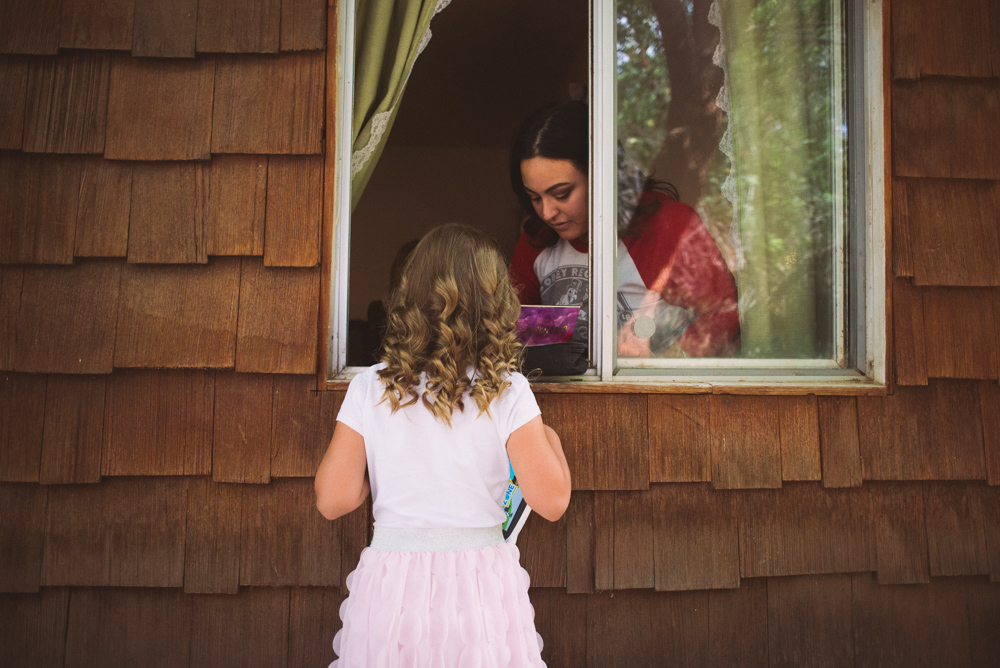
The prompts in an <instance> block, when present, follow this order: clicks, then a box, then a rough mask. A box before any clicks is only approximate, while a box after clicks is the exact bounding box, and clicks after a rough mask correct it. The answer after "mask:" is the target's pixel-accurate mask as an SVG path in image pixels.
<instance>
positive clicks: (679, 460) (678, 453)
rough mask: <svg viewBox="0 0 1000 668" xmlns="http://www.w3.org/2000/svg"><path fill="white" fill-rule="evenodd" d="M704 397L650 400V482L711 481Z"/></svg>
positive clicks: (655, 397)
mask: <svg viewBox="0 0 1000 668" xmlns="http://www.w3.org/2000/svg"><path fill="white" fill-rule="evenodd" d="M708 402H709V398H708V396H707V395H693V396H686V395H682V394H676V395H674V394H658V395H651V396H650V397H649V481H650V482H706V481H709V480H711V479H712V462H711V452H712V449H711V433H710V428H709V405H708Z"/></svg>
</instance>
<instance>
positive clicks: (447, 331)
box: [378, 224, 521, 425]
mask: <svg viewBox="0 0 1000 668" xmlns="http://www.w3.org/2000/svg"><path fill="white" fill-rule="evenodd" d="M519 313H520V303H519V302H518V298H517V293H516V292H515V291H514V288H513V287H512V286H511V284H510V279H509V277H508V275H507V265H506V262H504V259H503V256H502V255H501V253H500V250H499V248H498V247H497V245H496V243H495V242H494V241H493V240H492V239H490V238H489V237H488V236H487V235H486V234H484V233H483V232H480V231H479V230H477V229H475V228H472V227H467V226H465V225H454V224H452V225H442V226H441V227H437V228H434V229H433V230H431V231H430V232H428V233H427V234H426V235H424V237H423V239H421V240H420V243H419V244H417V247H416V248H415V249H414V250H413V253H412V254H411V255H410V257H409V258H408V259H407V261H406V264H405V265H404V266H403V271H402V274H401V276H400V281H399V284H398V286H397V287H396V289H395V290H394V291H393V293H392V296H391V297H390V299H389V307H388V313H387V316H386V320H387V322H386V333H385V341H384V344H383V346H384V347H383V350H384V353H383V355H382V361H383V362H385V364H386V367H385V368H384V369H380V370H379V371H378V375H379V377H380V378H381V380H382V383H383V384H384V385H385V391H384V392H383V394H382V400H383V401H388V402H389V404H390V406H391V407H392V412H394V413H395V412H396V411H397V410H399V409H400V408H401V407H403V406H410V405H412V404H415V403H416V402H417V400H418V399H419V400H420V401H421V402H422V403H423V405H424V406H425V407H426V408H427V410H429V411H430V412H431V413H432V414H433V415H434V416H435V417H436V418H438V419H440V420H442V421H443V422H444V423H445V424H448V425H451V416H452V413H453V412H454V410H455V409H456V408H458V410H460V411H461V410H464V408H465V404H464V401H463V400H464V397H465V394H466V392H469V395H470V396H471V397H472V398H473V399H474V400H475V402H476V404H477V406H478V407H479V414H480V415H482V414H483V413H484V412H485V413H486V414H487V415H489V404H490V402H491V401H492V400H493V399H494V398H496V397H499V396H500V395H501V394H502V393H503V391H504V390H505V389H507V387H509V386H510V380H509V379H508V377H509V375H510V374H511V373H512V372H514V371H517V370H518V367H519V366H520V355H521V342H520V341H518V339H517V337H516V336H515V331H514V330H515V326H516V324H517V318H518V314H519ZM470 368H471V369H472V371H473V373H472V374H471V375H473V376H474V377H475V382H473V379H472V378H470V374H469V373H468V370H469V369H470ZM421 372H425V373H426V374H427V383H426V385H425V386H424V390H423V392H422V393H418V391H417V388H418V386H419V385H420V374H421Z"/></svg>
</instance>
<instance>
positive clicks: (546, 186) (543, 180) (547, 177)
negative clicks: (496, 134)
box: [521, 157, 590, 241]
mask: <svg viewBox="0 0 1000 668" xmlns="http://www.w3.org/2000/svg"><path fill="white" fill-rule="evenodd" d="M521 180H522V181H523V182H524V190H525V191H526V192H527V193H528V198H529V199H531V203H532V205H533V206H534V207H535V213H537V214H538V217H539V218H541V219H542V220H543V221H545V224H546V225H548V226H549V227H551V228H552V229H553V230H555V232H556V234H558V235H559V237H560V238H561V239H566V240H567V241H573V240H575V239H579V238H581V237H584V238H585V237H586V236H587V223H588V222H589V218H590V205H589V197H588V192H587V185H588V184H587V175H586V174H584V173H583V172H581V171H580V170H579V169H577V168H576V165H574V164H573V163H572V162H570V161H569V160H553V159H551V158H542V157H536V158H529V159H527V160H522V161H521Z"/></svg>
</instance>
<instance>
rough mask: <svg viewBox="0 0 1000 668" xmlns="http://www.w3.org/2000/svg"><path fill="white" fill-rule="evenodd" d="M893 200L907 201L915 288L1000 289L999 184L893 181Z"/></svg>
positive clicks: (960, 180)
mask: <svg viewBox="0 0 1000 668" xmlns="http://www.w3.org/2000/svg"><path fill="white" fill-rule="evenodd" d="M998 11H1000V10H998ZM892 196H893V198H894V199H895V198H897V197H898V198H905V199H906V200H907V204H906V210H907V213H908V215H907V218H906V222H905V225H906V226H907V227H908V228H909V230H910V236H911V239H912V244H911V246H912V249H911V252H912V254H913V281H914V283H915V284H917V285H954V286H960V285H966V286H976V285H981V286H986V285H1000V225H997V220H1000V181H978V180H971V179H896V180H894V181H893V190H892ZM944 230H947V233H942V232H943V231H944Z"/></svg>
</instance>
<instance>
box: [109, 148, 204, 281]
mask: <svg viewBox="0 0 1000 668" xmlns="http://www.w3.org/2000/svg"><path fill="white" fill-rule="evenodd" d="M209 185H210V182H209V170H208V168H207V167H205V166H204V165H201V164H198V163H193V162H155V163H154V162H147V163H139V164H136V165H135V166H134V168H133V170H132V207H131V214H130V219H129V221H130V222H129V236H128V261H129V262H155V263H167V264H189V263H201V264H204V263H205V262H207V261H208V252H207V245H206V243H205V220H206V218H208V198H209V194H208V192H209Z"/></svg>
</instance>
